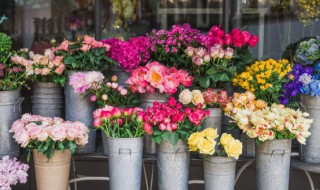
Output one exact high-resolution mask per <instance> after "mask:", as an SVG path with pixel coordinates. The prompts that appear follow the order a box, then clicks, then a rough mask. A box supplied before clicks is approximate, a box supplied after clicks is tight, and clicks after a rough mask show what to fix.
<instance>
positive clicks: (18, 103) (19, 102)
mask: <svg viewBox="0 0 320 190" xmlns="http://www.w3.org/2000/svg"><path fill="white" fill-rule="evenodd" d="M23 100H24V97H21V98H19V99H18V100H17V101H16V103H15V104H14V108H13V112H14V113H15V112H16V107H17V105H18V106H19V112H21V103H22V102H23Z"/></svg>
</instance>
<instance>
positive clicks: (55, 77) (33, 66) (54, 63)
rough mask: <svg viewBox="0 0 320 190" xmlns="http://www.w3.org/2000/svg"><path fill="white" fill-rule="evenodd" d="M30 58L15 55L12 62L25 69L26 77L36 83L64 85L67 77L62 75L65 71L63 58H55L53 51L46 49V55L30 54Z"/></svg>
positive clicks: (31, 52)
mask: <svg viewBox="0 0 320 190" xmlns="http://www.w3.org/2000/svg"><path fill="white" fill-rule="evenodd" d="M29 58H30V59H26V58H24V57H22V56H18V55H15V56H13V57H11V60H12V61H13V62H14V63H15V64H18V65H21V66H23V67H25V72H26V76H29V77H31V79H32V80H34V81H39V82H55V83H56V84H61V85H64V83H65V77H64V76H63V75H62V73H63V71H64V70H65V65H64V63H63V57H62V56H55V55H54V53H53V51H52V49H46V50H45V51H44V55H41V54H34V52H33V51H30V52H29Z"/></svg>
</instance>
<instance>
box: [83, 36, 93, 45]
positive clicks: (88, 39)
mask: <svg viewBox="0 0 320 190" xmlns="http://www.w3.org/2000/svg"><path fill="white" fill-rule="evenodd" d="M94 42H95V40H94V38H93V37H91V36H89V35H85V36H84V37H83V43H86V44H88V45H92V44H93V43H94Z"/></svg>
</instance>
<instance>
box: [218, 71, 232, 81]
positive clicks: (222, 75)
mask: <svg viewBox="0 0 320 190" xmlns="http://www.w3.org/2000/svg"><path fill="white" fill-rule="evenodd" d="M219 80H220V81H229V80H230V79H229V76H228V75H227V74H226V73H222V74H220V75H219Z"/></svg>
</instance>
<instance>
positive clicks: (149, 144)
mask: <svg viewBox="0 0 320 190" xmlns="http://www.w3.org/2000/svg"><path fill="white" fill-rule="evenodd" d="M169 97H170V96H169V95H168V94H160V93H158V92H155V93H154V94H148V93H145V94H139V100H140V102H141V105H140V107H141V108H143V109H144V110H147V109H148V107H152V105H153V102H155V101H157V102H160V103H163V102H166V101H167V100H168V99H169ZM143 149H144V153H145V154H146V155H154V154H156V153H157V148H156V143H155V142H153V140H152V137H151V136H150V135H145V137H144V147H143Z"/></svg>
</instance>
